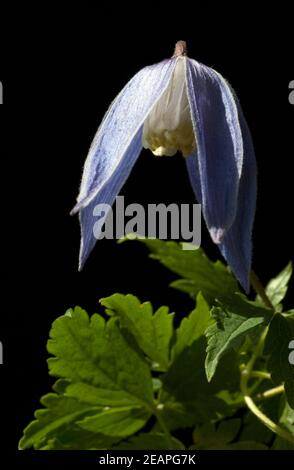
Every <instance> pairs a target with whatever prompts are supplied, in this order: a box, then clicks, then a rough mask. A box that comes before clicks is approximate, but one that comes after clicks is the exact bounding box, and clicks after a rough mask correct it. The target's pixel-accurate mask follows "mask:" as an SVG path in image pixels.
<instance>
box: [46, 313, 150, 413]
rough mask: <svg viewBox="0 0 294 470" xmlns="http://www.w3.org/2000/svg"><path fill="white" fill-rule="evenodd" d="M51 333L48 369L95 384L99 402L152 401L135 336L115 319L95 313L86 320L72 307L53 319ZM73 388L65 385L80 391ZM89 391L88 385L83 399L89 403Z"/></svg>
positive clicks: (75, 380)
mask: <svg viewBox="0 0 294 470" xmlns="http://www.w3.org/2000/svg"><path fill="white" fill-rule="evenodd" d="M50 336H51V339H50V340H49V342H48V351H49V352H50V353H51V354H54V355H55V356H56V357H55V358H51V359H49V360H48V364H49V369H50V373H51V374H52V375H54V376H58V377H64V378H66V379H70V380H71V381H72V382H74V383H77V384H81V383H84V384H87V385H89V386H90V385H91V386H92V387H96V388H97V389H98V390H97V391H96V398H97V402H96V404H97V406H98V405H103V406H104V405H105V404H107V405H108V406H113V405H115V406H118V405H119V404H121V405H126V404H127V402H128V403H129V404H133V406H138V404H141V405H142V404H143V405H144V404H147V405H148V404H150V403H153V390H152V380H151V374H150V369H149V367H148V364H147V363H146V361H145V360H144V357H143V356H142V355H141V353H140V351H138V349H137V345H136V343H135V342H134V340H133V338H132V337H131V336H130V335H129V336H128V335H127V334H124V333H123V332H122V331H121V330H120V329H119V327H118V325H117V319H115V318H112V319H110V320H109V321H108V322H107V323H105V321H104V320H103V318H102V317H100V316H99V315H93V316H92V317H91V319H89V317H88V315H87V313H86V312H85V311H83V310H81V309H79V308H76V309H75V310H74V311H71V313H70V316H68V315H66V316H63V317H61V318H58V319H57V320H56V321H55V322H54V323H53V327H52V330H51V332H50ZM79 386H81V385H79ZM76 387H77V385H76V386H75V387H72V388H71V389H69V394H70V395H72V396H78V395H77V390H76ZM120 392H122V393H121V402H120V400H119V396H120ZM90 393H91V394H92V397H91V398H89V395H90ZM93 393H95V392H94V391H93V389H90V387H88V389H87V394H86V396H85V397H84V399H87V398H88V400H90V403H93ZM107 395H108V400H107Z"/></svg>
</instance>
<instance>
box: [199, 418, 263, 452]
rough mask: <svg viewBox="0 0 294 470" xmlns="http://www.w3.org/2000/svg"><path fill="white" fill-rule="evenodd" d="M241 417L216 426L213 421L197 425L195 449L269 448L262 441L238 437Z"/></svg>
mask: <svg viewBox="0 0 294 470" xmlns="http://www.w3.org/2000/svg"><path fill="white" fill-rule="evenodd" d="M241 424H242V421H241V419H230V420H224V421H221V422H220V423H219V425H218V426H216V425H215V424H213V423H209V424H205V425H203V426H201V427H197V428H196V429H195V431H194V433H193V439H194V445H193V446H192V447H193V448H195V449H199V450H201V449H206V450H267V449H268V448H267V446H265V445H264V444H262V443H260V442H256V441H252V440H248V441H246V440H245V441H244V440H239V441H238V442H232V441H234V440H235V439H236V437H237V434H238V433H239V431H240V427H241Z"/></svg>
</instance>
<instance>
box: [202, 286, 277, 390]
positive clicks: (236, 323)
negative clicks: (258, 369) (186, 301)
mask: <svg viewBox="0 0 294 470" xmlns="http://www.w3.org/2000/svg"><path fill="white" fill-rule="evenodd" d="M232 299H233V300H232ZM232 299H231V301H230V304H231V305H230V307H224V306H222V307H213V309H212V311H211V313H212V316H213V317H214V319H215V323H214V324H213V325H211V326H209V327H208V328H207V330H206V337H207V341H208V344H207V350H206V351H207V356H206V361H205V370H206V375H207V378H208V380H209V381H210V380H211V379H212V377H213V376H214V374H215V371H216V368H217V366H218V364H219V361H220V359H221V358H222V357H223V355H224V354H225V353H227V352H228V351H230V350H232V349H235V350H237V349H238V348H240V347H241V345H242V344H243V342H244V340H245V338H246V335H248V334H252V333H253V332H254V329H255V328H257V327H259V326H260V325H262V324H263V323H265V322H266V320H267V319H268V315H269V312H270V310H269V309H265V308H263V307H260V306H259V305H257V304H256V303H255V302H250V301H248V300H247V299H246V298H245V297H244V296H241V295H239V294H236V295H235V296H234V297H233V298H232Z"/></svg>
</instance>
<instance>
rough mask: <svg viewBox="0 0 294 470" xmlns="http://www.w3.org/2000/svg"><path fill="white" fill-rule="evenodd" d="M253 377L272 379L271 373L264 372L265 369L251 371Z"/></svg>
mask: <svg viewBox="0 0 294 470" xmlns="http://www.w3.org/2000/svg"><path fill="white" fill-rule="evenodd" d="M251 377H256V378H257V379H268V380H270V379H271V374H269V373H268V372H264V371H263V370H253V371H252V372H251Z"/></svg>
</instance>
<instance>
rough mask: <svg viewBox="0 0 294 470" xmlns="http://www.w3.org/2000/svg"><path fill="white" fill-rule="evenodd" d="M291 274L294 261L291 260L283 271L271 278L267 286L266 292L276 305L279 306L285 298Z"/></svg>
mask: <svg viewBox="0 0 294 470" xmlns="http://www.w3.org/2000/svg"><path fill="white" fill-rule="evenodd" d="M291 276H292V263H291V261H290V262H289V263H288V264H287V266H286V267H285V269H283V271H281V272H280V273H279V274H278V275H277V276H276V277H275V278H274V279H271V280H270V282H269V283H268V285H267V286H266V294H267V296H268V297H269V299H270V300H271V302H272V304H273V305H274V306H275V307H277V306H278V305H279V304H280V302H281V300H283V299H284V297H285V295H286V293H287V290H288V284H289V281H290V279H291Z"/></svg>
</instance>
